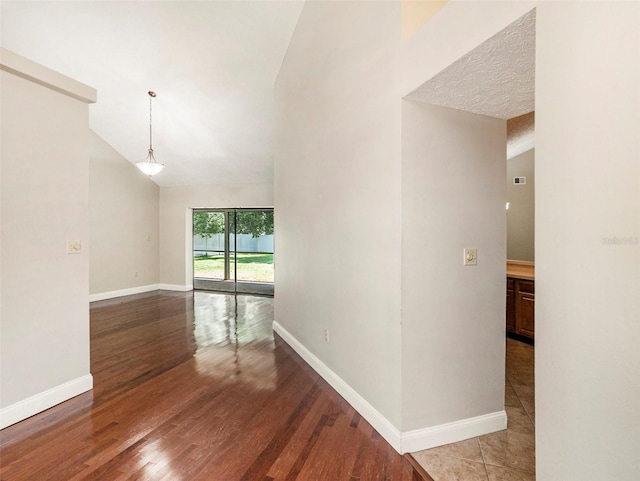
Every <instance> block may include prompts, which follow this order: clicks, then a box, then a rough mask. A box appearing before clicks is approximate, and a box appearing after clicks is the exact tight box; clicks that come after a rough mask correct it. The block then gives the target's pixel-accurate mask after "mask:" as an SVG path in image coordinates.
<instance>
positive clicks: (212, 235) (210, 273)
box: [193, 211, 227, 280]
mask: <svg viewBox="0 0 640 481" xmlns="http://www.w3.org/2000/svg"><path fill="white" fill-rule="evenodd" d="M226 246H227V236H226V229H225V214H224V212H212V211H194V213H193V276H194V277H197V278H204V279H220V280H222V279H225V278H226V277H225V265H226V262H225V252H226Z"/></svg>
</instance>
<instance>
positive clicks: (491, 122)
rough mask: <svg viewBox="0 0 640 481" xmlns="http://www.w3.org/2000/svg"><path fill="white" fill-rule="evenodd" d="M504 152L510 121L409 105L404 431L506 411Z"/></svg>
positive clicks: (405, 108)
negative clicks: (470, 257)
mask: <svg viewBox="0 0 640 481" xmlns="http://www.w3.org/2000/svg"><path fill="white" fill-rule="evenodd" d="M505 149H506V122H505V121H504V120H501V119H497V118H492V117H486V116H482V115H476V114H471V113H468V112H463V111H459V110H453V109H449V108H445V107H437V106H433V105H428V104H424V103H421V102H415V101H409V100H404V101H403V102H402V376H403V378H402V379H403V383H402V384H403V389H402V392H403V396H402V398H403V402H402V412H403V418H402V419H403V421H402V426H403V431H404V432H407V431H412V430H416V429H428V428H429V427H434V426H439V425H444V424H447V423H451V422H454V421H461V420H465V419H471V418H478V417H481V416H487V415H496V416H498V417H500V413H503V411H504V343H505V337H504V322H505V282H506V281H505V260H506V218H505V211H504V204H505V198H506V185H505V182H504V177H505V171H506V157H505ZM465 247H473V248H476V249H477V253H478V261H477V266H464V265H463V257H464V256H463V250H464V248H465ZM471 399H472V400H473V402H470V400H471ZM502 418H503V420H504V414H502ZM492 426H493V425H492ZM484 429H492V428H491V427H486V426H485V427H481V428H480V431H481V432H482V430H484ZM498 429H503V427H498ZM493 430H496V427H495V426H494V427H493ZM485 433H486V432H482V434H485ZM456 435H457V436H460V435H462V436H465V435H466V437H470V436H472V435H474V434H471V433H452V434H451V436H452V438H449V439H446V438H444V439H441V438H439V437H438V438H433V439H431V440H430V439H426V440H425V441H426V442H429V441H431V442H433V443H436V444H442V441H443V440H444V441H445V442H453V441H457V440H459V439H456V438H455V436H456ZM476 435H477V434H476Z"/></svg>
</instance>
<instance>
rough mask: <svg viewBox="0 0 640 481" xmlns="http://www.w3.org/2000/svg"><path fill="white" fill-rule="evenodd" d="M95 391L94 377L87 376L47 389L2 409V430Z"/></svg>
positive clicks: (0, 427) (0, 415)
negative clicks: (92, 390)
mask: <svg viewBox="0 0 640 481" xmlns="http://www.w3.org/2000/svg"><path fill="white" fill-rule="evenodd" d="M91 389H93V376H92V375H91V374H86V375H85V376H82V377H79V378H77V379H73V380H72V381H69V382H65V383H64V384H60V385H59V386H56V387H53V388H51V389H47V390H46V391H43V392H41V393H38V394H36V395H34V396H31V397H28V398H27V399H24V400H22V401H18V402H17V403H14V404H11V405H10V406H7V407H6V408H2V409H0V429H4V428H6V427H7V426H11V425H12V424H15V423H17V422H19V421H22V420H23V419H27V418H28V417H31V416H33V415H34V414H38V413H39V412H42V411H45V410H46V409H49V408H50V407H53V406H55V405H56V404H60V403H61V402H64V401H66V400H68V399H71V398H72V397H75V396H77V395H78V394H82V393H84V392H87V391H90V390H91Z"/></svg>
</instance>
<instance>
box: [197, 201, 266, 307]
mask: <svg viewBox="0 0 640 481" xmlns="http://www.w3.org/2000/svg"><path fill="white" fill-rule="evenodd" d="M273 253H274V229H273V209H215V210H194V212H193V254H194V263H193V277H194V287H195V288H196V289H211V290H221V291H227V292H229V291H236V292H243V293H255V294H266V295H273V281H274V264H273Z"/></svg>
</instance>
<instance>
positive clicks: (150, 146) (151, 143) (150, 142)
mask: <svg viewBox="0 0 640 481" xmlns="http://www.w3.org/2000/svg"><path fill="white" fill-rule="evenodd" d="M152 100H153V95H152V92H149V150H153V142H152V140H153V130H152V129H151V101H152Z"/></svg>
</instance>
